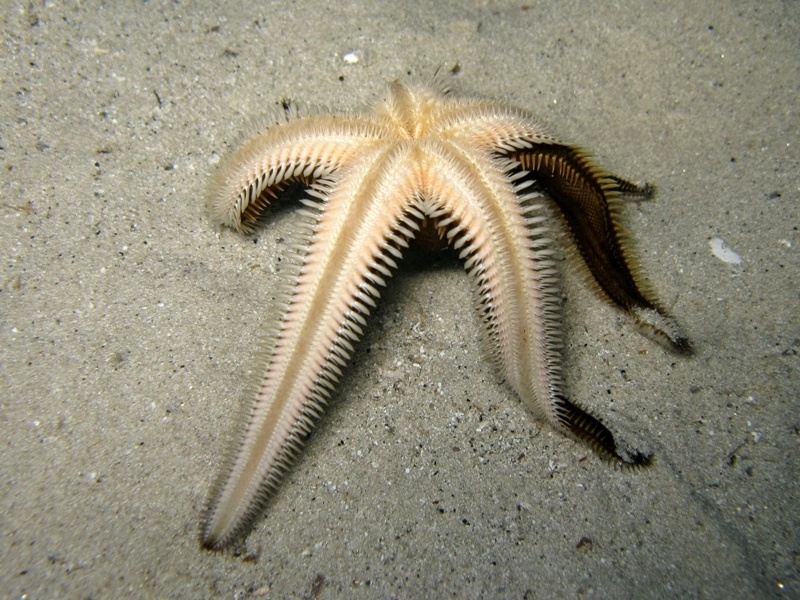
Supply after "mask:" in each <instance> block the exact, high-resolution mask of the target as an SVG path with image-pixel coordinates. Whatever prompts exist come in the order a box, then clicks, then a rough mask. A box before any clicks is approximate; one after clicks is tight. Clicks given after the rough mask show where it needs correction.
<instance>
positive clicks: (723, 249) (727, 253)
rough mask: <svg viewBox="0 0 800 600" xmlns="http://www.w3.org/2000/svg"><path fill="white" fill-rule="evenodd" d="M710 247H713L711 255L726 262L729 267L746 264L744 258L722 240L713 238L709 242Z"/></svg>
mask: <svg viewBox="0 0 800 600" xmlns="http://www.w3.org/2000/svg"><path fill="white" fill-rule="evenodd" d="M708 245H709V246H711V253H712V254H713V255H714V256H716V257H717V258H718V259H720V260H721V261H722V262H726V263H728V264H729V265H740V264H742V263H743V262H744V260H742V257H741V256H739V255H738V254H737V253H736V252H735V251H734V250H733V248H731V247H730V246H728V244H727V243H726V242H725V240H723V239H722V238H718V237H715V238H711V239H710V240H709V241H708Z"/></svg>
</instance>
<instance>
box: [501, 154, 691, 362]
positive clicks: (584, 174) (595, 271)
mask: <svg viewBox="0 0 800 600" xmlns="http://www.w3.org/2000/svg"><path fill="white" fill-rule="evenodd" d="M511 158H513V159H514V160H516V161H518V162H519V169H520V170H523V171H527V174H526V178H527V179H528V180H529V181H531V182H532V183H533V184H534V185H535V186H536V187H537V188H538V189H540V190H542V191H543V192H544V193H545V194H546V195H547V196H548V197H549V198H551V199H552V200H553V202H555V204H556V205H557V206H558V208H559V211H560V213H561V214H562V215H563V217H564V221H565V222H566V224H567V227H568V228H569V231H570V233H571V235H572V238H573V240H574V242H575V245H576V247H577V249H578V252H579V254H580V256H581V257H582V259H583V261H584V264H585V265H586V267H587V269H588V271H589V273H590V274H591V277H592V279H593V281H594V283H595V286H596V289H598V290H599V291H600V292H601V293H602V294H603V295H604V296H605V297H606V298H607V299H608V300H610V301H611V302H612V303H614V304H616V305H617V306H618V307H620V308H621V309H622V310H624V311H626V312H627V314H629V315H630V316H631V318H632V319H633V320H634V322H635V323H636V324H637V325H639V326H640V327H641V328H642V329H643V330H645V333H649V334H651V335H653V336H654V337H656V338H657V339H660V340H662V341H665V342H666V343H667V344H669V345H670V346H671V347H673V348H675V349H676V350H678V351H680V352H688V351H689V349H690V345H689V341H688V339H687V338H686V337H685V336H684V334H683V333H682V332H681V330H680V328H679V327H678V325H677V323H676V322H675V321H674V320H673V319H672V317H670V316H669V315H667V314H666V312H665V311H664V310H663V309H662V308H661V307H660V306H659V305H658V303H657V302H656V301H655V300H653V299H652V292H651V290H650V289H649V286H648V285H647V284H646V282H644V281H643V277H642V275H641V272H640V268H639V265H638V262H637V261H636V259H635V258H634V257H633V252H632V248H631V242H630V239H629V236H628V233H627V231H626V229H625V227H624V226H623V225H622V217H621V211H622V202H621V197H622V196H623V195H627V196H635V195H638V196H641V197H647V196H649V195H651V194H652V192H653V189H652V187H650V186H638V185H636V184H634V183H631V182H629V181H625V180H624V179H621V178H619V177H616V176H613V175H610V174H609V173H606V172H605V171H604V170H603V169H601V168H600V167H598V166H596V165H595V164H594V163H593V162H592V160H591V159H590V158H589V156H588V155H587V154H586V153H585V152H583V151H581V150H579V149H577V148H573V147H571V146H567V145H564V144H541V145H534V146H533V147H532V148H531V149H529V150H523V151H519V152H514V153H512V155H511Z"/></svg>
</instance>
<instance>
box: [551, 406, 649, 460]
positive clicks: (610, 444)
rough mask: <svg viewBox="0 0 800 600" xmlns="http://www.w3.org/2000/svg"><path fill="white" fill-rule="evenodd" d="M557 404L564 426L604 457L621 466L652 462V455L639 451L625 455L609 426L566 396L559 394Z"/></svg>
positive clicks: (560, 419)
mask: <svg viewBox="0 0 800 600" xmlns="http://www.w3.org/2000/svg"><path fill="white" fill-rule="evenodd" d="M555 404H556V413H557V415H558V417H557V418H558V420H559V421H560V422H561V425H562V427H564V428H565V429H566V430H567V431H569V432H570V433H571V434H572V435H574V436H575V437H576V438H578V439H579V440H581V441H582V442H584V443H585V444H587V445H588V446H589V447H590V448H591V449H592V450H594V451H595V452H597V454H598V455H600V456H601V457H602V458H605V459H606V460H609V461H611V462H613V463H614V464H617V465H619V466H621V467H646V466H649V465H650V463H651V462H652V457H651V455H649V454H644V453H642V452H639V451H631V452H628V453H626V455H624V456H623V454H622V453H620V451H619V449H618V448H617V443H616V442H615V441H614V436H613V435H612V434H611V432H610V431H609V430H608V428H607V427H606V426H605V425H603V423H601V422H600V420H599V419H597V418H595V417H593V416H592V415H590V414H589V413H588V412H586V411H585V410H583V409H582V408H580V407H579V406H576V405H575V404H573V403H572V402H570V401H569V400H567V399H566V398H565V397H563V396H558V397H557V398H556V401H555Z"/></svg>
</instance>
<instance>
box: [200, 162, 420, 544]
mask: <svg viewBox="0 0 800 600" xmlns="http://www.w3.org/2000/svg"><path fill="white" fill-rule="evenodd" d="M361 162H362V163H363V164H360V165H356V166H355V167H352V168H350V169H348V172H347V175H346V176H345V177H344V178H343V179H341V180H337V181H336V183H335V184H331V185H327V184H324V183H323V184H321V185H320V186H319V187H317V188H316V189H315V190H313V191H314V194H315V195H316V196H317V197H318V201H317V202H314V201H307V202H306V204H307V206H308V208H309V210H308V211H307V213H306V214H307V217H308V218H309V230H308V232H307V233H306V235H305V236H304V237H305V238H306V239H299V240H297V241H298V245H303V246H305V245H306V244H307V246H308V251H307V253H306V254H305V255H304V256H303V257H302V259H301V261H300V265H299V268H298V272H297V274H296V275H297V277H296V282H295V283H294V284H293V285H291V287H290V289H288V290H287V296H288V300H287V302H286V307H285V308H286V310H285V317H284V318H283V320H282V321H281V322H280V323H279V324H278V326H277V327H276V328H275V330H274V331H273V332H272V334H271V335H270V336H269V337H270V338H271V341H270V342H268V349H267V353H266V361H265V362H266V364H265V368H264V371H263V377H262V378H261V380H260V382H259V383H258V384H257V386H256V390H255V392H254V394H253V396H252V398H253V399H252V401H251V404H250V410H249V414H248V416H247V420H246V422H245V424H244V428H243V431H242V433H241V434H240V437H239V439H238V440H237V442H236V445H235V446H234V448H233V450H232V452H231V453H230V455H229V458H228V461H227V464H226V466H225V468H224V469H223V471H222V474H221V476H220V478H219V480H218V481H217V483H216V485H215V486H214V489H213V491H212V494H211V498H210V501H209V502H208V505H207V509H206V511H205V515H204V519H203V524H202V531H201V541H202V543H203V545H204V546H206V547H208V548H214V549H220V548H222V547H224V546H226V545H228V544H230V543H231V542H232V541H234V540H235V539H236V538H237V537H238V536H239V535H240V534H242V533H244V532H246V531H247V530H248V529H249V528H250V527H251V526H252V524H253V522H254V520H255V519H256V518H257V517H258V516H259V515H260V513H261V510H262V508H263V506H264V505H265V503H266V502H267V501H268V499H269V498H270V497H271V496H272V494H273V493H274V492H275V490H276V489H277V487H278V485H279V484H280V482H281V481H282V480H283V477H284V474H285V472H286V470H287V469H288V468H289V466H290V465H291V464H292V462H293V459H294V456H295V454H296V453H297V452H298V450H299V449H300V447H301V446H302V444H303V441H304V440H305V439H306V437H307V436H308V435H309V433H310V432H311V430H312V429H313V427H314V426H315V424H316V422H317V419H318V417H319V416H320V415H321V414H322V412H323V410H324V407H325V405H326V403H327V401H328V399H329V397H330V395H331V394H332V392H333V390H334V389H335V386H336V384H337V382H338V379H339V377H340V375H341V374H342V369H343V368H344V367H345V365H346V363H347V362H348V360H349V357H350V354H351V353H352V351H353V349H354V344H355V343H356V342H357V341H358V340H359V339H360V337H361V334H362V329H361V328H362V326H363V325H365V323H366V318H367V317H368V315H369V312H370V307H372V306H375V300H376V299H377V297H378V295H379V291H378V288H380V287H381V286H383V285H384V280H385V278H387V277H389V276H390V275H391V272H392V271H393V270H394V269H395V268H396V263H395V260H394V259H395V258H400V256H401V251H400V249H401V248H403V247H405V246H407V240H408V238H410V237H413V230H414V228H415V227H416V225H415V223H414V220H413V219H412V218H410V217H408V216H407V215H406V214H405V213H406V211H407V209H408V196H407V195H406V192H405V191H404V190H405V189H410V187H409V185H405V186H404V185H401V184H400V183H398V182H402V181H404V175H408V170H407V169H406V170H405V171H404V167H403V164H402V161H401V160H399V159H398V158H397V157H394V158H393V157H391V156H387V155H386V154H385V153H384V154H383V156H382V157H381V160H379V161H361ZM393 257H394V258H393Z"/></svg>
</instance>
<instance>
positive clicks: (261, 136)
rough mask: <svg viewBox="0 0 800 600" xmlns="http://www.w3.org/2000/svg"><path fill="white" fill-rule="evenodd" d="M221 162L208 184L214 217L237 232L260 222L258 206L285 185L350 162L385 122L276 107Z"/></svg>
mask: <svg viewBox="0 0 800 600" xmlns="http://www.w3.org/2000/svg"><path fill="white" fill-rule="evenodd" d="M274 121H275V122H274V123H273V124H271V125H270V126H267V127H266V128H264V129H263V130H262V131H261V132H259V133H257V134H256V135H253V136H252V137H250V138H249V139H248V140H247V141H246V142H245V143H244V144H242V146H240V147H239V148H238V149H237V150H236V152H234V153H233V154H232V155H231V156H230V157H228V158H227V159H226V160H225V162H224V163H223V164H222V165H221V166H220V168H219V169H218V171H217V174H216V176H215V177H214V180H213V182H212V184H211V187H210V189H209V208H210V211H211V215H212V216H213V218H214V219H215V220H216V221H218V222H220V223H222V224H223V225H227V226H229V227H233V228H234V229H237V230H238V231H241V232H250V231H252V230H253V229H254V228H255V226H256V225H257V224H258V219H259V216H260V214H261V212H262V211H263V210H264V208H265V207H266V206H267V205H268V203H269V202H270V201H271V200H272V199H273V198H274V197H275V195H276V193H278V192H279V191H281V190H282V189H283V187H284V186H285V185H286V184H287V183H289V182H291V181H295V180H302V181H304V182H307V183H310V182H312V181H315V180H317V179H319V178H321V177H326V176H328V175H330V174H331V173H333V172H334V171H336V170H337V169H339V168H341V166H342V165H344V164H348V163H349V162H350V161H351V160H353V157H354V156H355V155H357V154H359V153H365V152H368V151H369V148H370V143H371V142H375V141H376V140H378V139H379V138H380V137H381V136H384V137H385V135H386V130H385V125H383V124H381V123H380V122H379V121H378V120H377V119H374V118H372V117H369V116H363V115H324V114H320V115H313V116H308V117H304V118H302V119H300V118H298V116H297V114H296V113H295V112H287V113H280V115H279V116H278V117H276V119H274Z"/></svg>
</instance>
